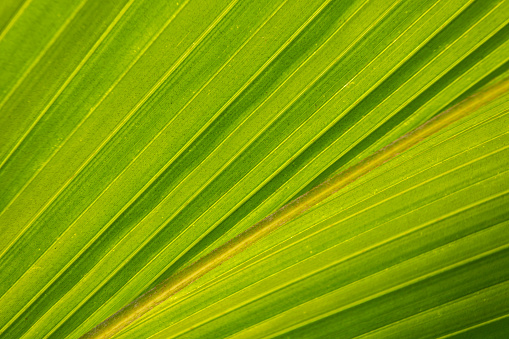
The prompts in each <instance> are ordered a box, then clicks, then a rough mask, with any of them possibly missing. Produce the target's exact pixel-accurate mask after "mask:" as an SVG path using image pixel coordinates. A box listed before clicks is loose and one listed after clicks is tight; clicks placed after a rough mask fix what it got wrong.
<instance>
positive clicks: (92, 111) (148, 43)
mask: <svg viewBox="0 0 509 339" xmlns="http://www.w3.org/2000/svg"><path fill="white" fill-rule="evenodd" d="M189 1H190V0H185V1H184V2H182V4H181V5H180V6H179V8H178V9H177V10H176V11H175V13H173V15H172V16H170V18H169V19H168V20H167V21H166V22H165V23H164V25H163V26H162V27H161V28H160V29H159V30H158V31H157V32H156V34H155V35H154V36H153V37H152V38H151V39H150V40H149V41H148V42H147V43H146V44H145V46H144V47H143V48H142V49H141V50H140V52H139V53H138V55H136V57H135V58H134V59H133V61H131V63H130V64H129V65H128V66H127V67H126V69H125V70H124V71H123V72H122V73H121V74H120V76H119V77H118V78H117V79H116V80H115V81H114V82H113V84H112V85H111V86H110V87H109V88H108V89H107V90H106V91H105V93H104V94H103V95H102V97H101V98H100V99H99V101H98V102H97V103H96V104H95V105H94V106H92V108H91V109H90V110H89V112H88V113H87V114H86V115H85V116H84V117H83V119H82V120H81V121H80V122H79V123H78V124H77V125H76V126H75V127H74V128H73V130H72V131H71V133H69V135H68V136H67V137H66V138H65V139H64V140H63V141H62V142H61V143H60V146H59V147H58V148H57V149H56V150H55V151H54V152H53V153H52V154H51V155H50V156H49V158H48V159H47V160H46V161H45V162H44V163H43V164H42V166H41V167H40V168H38V169H37V170H36V171H35V172H34V174H33V175H32V176H31V177H30V179H28V181H27V182H26V183H25V184H24V185H23V186H22V187H21V189H20V190H19V191H18V193H17V194H16V195H15V196H14V197H13V198H12V199H11V201H10V202H9V203H8V204H7V205H6V206H5V207H4V209H3V211H0V217H1V216H2V214H3V213H4V212H5V211H7V209H8V208H9V207H10V206H11V205H12V204H13V203H14V201H16V199H17V198H18V197H19V196H20V195H21V194H22V193H23V192H24V191H25V189H26V188H27V187H28V185H30V183H32V181H33V180H34V179H35V178H36V177H37V176H38V174H39V173H41V172H42V171H43V170H44V169H45V168H46V166H47V165H48V163H49V162H50V161H51V160H52V159H53V158H54V157H55V156H56V154H57V153H58V151H59V150H60V149H61V148H62V147H63V146H64V145H65V144H66V143H67V142H68V141H69V140H70V139H71V138H72V136H74V134H75V133H76V132H77V131H78V129H79V128H80V127H81V126H82V125H83V124H84V123H85V121H86V120H87V119H88V118H89V117H90V116H91V115H92V113H94V112H95V110H96V109H97V108H98V107H99V106H100V105H101V104H102V103H103V101H104V100H105V99H106V98H107V97H108V96H109V94H110V93H111V92H112V91H113V90H114V89H115V88H116V86H117V85H118V84H119V83H120V81H122V79H124V77H125V76H126V75H127V73H129V71H130V70H131V69H132V68H133V66H134V65H135V64H136V63H137V62H138V61H139V60H140V59H141V57H142V56H144V55H145V53H146V52H147V50H148V49H149V48H150V46H152V44H153V43H154V42H155V41H156V40H157V39H158V38H159V36H160V35H161V34H162V33H163V32H164V31H165V29H166V28H167V27H168V25H169V24H170V23H171V22H173V20H174V19H175V18H176V17H177V15H178V14H179V13H180V12H181V11H182V10H183V9H184V7H185V6H186V5H187V4H188V3H189ZM2 255H3V253H0V257H1V256H2Z"/></svg>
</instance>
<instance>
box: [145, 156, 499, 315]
mask: <svg viewBox="0 0 509 339" xmlns="http://www.w3.org/2000/svg"><path fill="white" fill-rule="evenodd" d="M508 147H509V146H508ZM481 158H483V157H481ZM481 158H479V159H481ZM461 167H464V166H459V167H458V168H461ZM499 175H500V174H496V175H494V176H492V177H490V178H487V179H485V180H484V181H486V180H490V179H492V178H494V177H497V176H499ZM476 184H478V183H474V184H473V185H476ZM473 185H470V186H468V187H465V188H462V189H460V190H458V191H455V192H453V193H450V194H448V195H445V196H442V197H440V198H439V199H436V200H434V201H431V202H429V203H427V204H425V205H423V206H419V208H418V209H414V210H412V211H410V212H408V213H405V214H404V215H399V216H397V217H395V218H394V219H391V220H388V221H386V222H384V223H383V224H381V225H379V226H377V227H375V228H373V229H369V230H366V231H364V232H361V233H359V234H357V235H355V236H353V237H352V238H349V239H345V240H343V241H341V242H340V243H339V244H336V245H334V246H332V247H330V248H327V249H325V250H323V251H320V252H317V253H313V255H311V256H309V257H307V258H305V259H303V260H302V261H307V260H311V259H312V258H314V257H317V256H318V255H321V254H323V253H324V252H326V251H330V250H332V249H334V248H338V247H341V246H342V245H344V243H347V242H350V241H352V240H353V239H356V238H358V237H359V236H361V235H363V234H366V233H369V232H372V231H373V230H375V229H380V228H382V227H383V226H384V225H386V224H388V223H390V222H392V221H393V220H395V219H398V218H401V217H404V216H405V215H407V214H410V213H413V212H414V211H415V210H419V209H422V208H424V207H426V206H428V205H430V204H432V203H436V202H437V201H440V200H443V199H444V198H446V197H448V196H451V195H453V194H456V193H458V192H460V191H463V190H465V189H468V188H469V187H472V186H473ZM417 186H420V185H416V187H417ZM507 192H509V191H506V192H503V193H502V194H498V195H495V196H492V197H489V198H486V199H483V200H481V201H478V202H475V203H473V204H471V205H469V206H468V208H459V209H457V210H455V211H453V212H449V213H448V214H446V215H447V217H450V216H452V215H455V214H459V213H461V212H464V211H465V210H467V209H471V208H474V207H476V206H479V205H480V204H482V203H485V202H486V201H489V200H492V199H494V198H496V197H499V196H500V195H504V194H506V193H507ZM398 195H400V194H398ZM395 196H397V195H395ZM395 196H393V197H395ZM393 197H391V198H393ZM386 200H390V199H386ZM366 210H367V209H366ZM363 211H364V210H363ZM363 211H360V212H358V213H356V214H359V213H361V212H363ZM443 218H444V217H443V216H440V217H438V218H436V219H433V220H431V221H428V222H426V223H424V224H422V225H418V226H416V227H414V228H412V229H410V230H407V231H406V232H403V233H400V234H397V235H395V236H392V237H390V238H387V239H386V240H384V241H383V242H379V243H376V244H374V245H372V246H370V247H369V248H367V249H366V248H364V249H362V251H360V252H355V253H353V254H351V255H349V256H346V257H343V258H341V259H339V260H336V261H334V262H332V263H330V264H328V265H326V266H323V267H321V268H320V269H319V270H316V271H313V272H310V273H309V274H306V275H304V276H301V277H298V278H297V279H295V280H292V281H289V282H287V283H285V284H284V285H282V286H280V287H278V288H277V289H275V290H269V291H266V293H264V294H263V295H261V296H257V297H256V298H254V299H250V300H246V302H245V303H242V304H239V305H237V306H236V307H235V309H236V308H239V307H242V306H244V305H245V304H248V303H251V302H253V301H255V300H258V299H260V298H262V297H263V296H266V295H269V294H271V293H274V292H275V291H277V290H280V289H282V288H285V287H287V286H290V285H292V284H294V283H297V282H299V281H301V280H303V279H305V278H309V277H310V276H313V275H316V274H318V273H320V272H322V271H324V270H326V269H329V268H331V267H333V266H336V265H338V264H340V263H342V262H345V261H347V260H350V259H352V258H354V257H358V256H360V255H361V254H363V253H365V252H366V251H371V250H373V249H375V248H378V247H380V246H382V245H385V244H387V243H389V242H392V241H394V240H397V239H400V238H402V237H404V236H407V235H409V234H411V233H415V232H417V231H420V230H422V229H424V228H425V227H428V226H430V225H432V224H434V223H435V222H436V221H438V220H441V219H443ZM344 220H346V219H342V220H340V221H338V222H336V223H334V224H332V225H329V226H328V228H331V227H333V226H336V225H338V224H339V223H341V222H343V221H344ZM313 235H314V234H313ZM306 238H309V237H306ZM303 240H305V239H302V240H301V239H299V241H298V242H297V243H292V244H291V245H290V246H287V247H286V248H284V249H288V248H290V247H292V246H295V245H297V244H298V243H300V242H302V241H303ZM284 249H281V250H278V251H277V252H273V253H270V254H269V255H268V256H267V257H264V258H262V260H261V261H263V260H266V259H268V258H270V257H272V256H274V255H275V254H277V253H279V252H282V251H283V250H284ZM302 261H299V262H298V263H295V264H292V265H290V266H288V267H285V268H284V269H283V270H280V271H277V272H274V273H272V274H271V275H269V276H267V277H265V278H264V279H263V280H260V281H257V282H255V283H253V284H250V285H248V286H246V287H244V288H242V289H241V290H239V291H237V292H235V294H237V293H240V292H241V291H243V290H246V289H247V288H249V287H251V286H252V285H254V284H256V283H258V282H261V281H264V280H266V279H268V278H270V277H272V276H275V275H277V274H278V273H280V272H282V271H287V270H290V269H291V268H293V267H295V266H297V265H298V264H301V263H302ZM254 264H255V263H253V264H250V265H249V266H247V267H244V268H243V269H242V270H240V271H236V272H234V273H233V274H232V275H230V276H229V277H226V278H230V277H231V276H233V275H235V274H239V273H240V272H241V271H243V270H245V269H247V268H248V267H251V266H253V265H254ZM226 273H227V272H226ZM226 278H224V279H221V280H220V281H219V282H221V281H222V280H225V279H226ZM213 285H215V283H214V284H213ZM213 285H211V286H213ZM211 286H207V288H210V287H211ZM179 302H180V301H179ZM218 302H220V301H218ZM218 302H215V303H213V304H211V305H209V306H208V307H211V306H213V305H215V304H216V303H218ZM172 306H173V305H169V306H168V307H167V308H169V307H172ZM233 310H234V309H232V310H228V312H226V311H225V312H224V314H226V313H229V312H231V311H233ZM164 311H165V309H163V310H160V311H158V312H157V313H156V314H154V315H151V317H149V318H148V319H150V318H153V317H155V316H156V315H158V314H160V313H162V312H164ZM224 314H223V313H221V314H219V315H217V316H215V317H214V319H215V318H218V317H219V316H222V315H224ZM191 316H192V315H190V316H188V317H186V318H189V317H191ZM183 320H185V319H182V320H180V321H183ZM180 321H179V322H180ZM207 321H210V320H207Z"/></svg>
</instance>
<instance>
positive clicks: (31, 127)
mask: <svg viewBox="0 0 509 339" xmlns="http://www.w3.org/2000/svg"><path fill="white" fill-rule="evenodd" d="M133 2H134V0H129V1H128V2H127V4H125V5H124V7H123V8H122V9H121V10H120V12H119V13H118V14H117V16H116V17H115V18H114V19H113V21H112V22H111V23H110V24H109V25H108V27H107V28H106V30H105V31H104V32H103V34H102V35H101V36H100V37H99V39H97V41H96V42H95V44H94V45H93V46H92V47H91V48H90V50H89V51H88V53H87V54H86V55H85V57H84V58H83V59H82V60H81V61H80V63H79V64H78V66H76V68H75V69H74V70H73V71H72V73H71V75H69V77H68V78H67V79H66V80H65V82H64V83H63V84H62V86H60V88H59V89H58V90H57V91H56V93H55V94H54V95H53V97H52V98H51V99H50V100H49V101H48V103H47V104H46V106H45V107H44V108H43V109H42V111H41V112H40V113H39V115H38V116H37V118H36V119H35V120H34V121H33V122H32V124H31V125H30V126H29V127H28V129H27V130H26V131H25V133H24V134H23V135H22V136H21V138H20V139H18V141H17V142H16V144H15V145H14V147H12V148H11V150H10V152H9V153H8V154H7V156H6V157H5V159H4V160H3V162H2V163H0V170H1V169H2V166H3V165H4V164H5V163H6V162H7V161H8V160H9V158H10V157H11V156H12V155H13V154H14V153H15V152H16V150H17V149H18V147H19V146H20V145H21V144H22V143H23V141H24V140H25V139H26V138H27V136H28V135H29V134H30V132H32V130H33V129H34V128H35V126H36V125H37V123H38V122H39V121H40V120H41V119H42V117H43V116H44V115H45V114H46V112H48V110H49V109H50V108H51V106H53V104H54V103H55V101H56V100H57V99H58V98H59V97H60V95H61V94H62V92H63V91H64V90H65V89H66V88H67V86H68V85H69V84H70V83H71V81H72V80H73V79H74V78H75V77H76V74H78V73H79V71H80V70H81V69H82V68H83V66H84V65H85V64H86V63H87V62H88V60H89V59H90V57H91V56H92V55H93V54H94V53H95V51H96V50H97V48H98V47H99V46H100V45H101V44H102V42H103V41H104V39H106V37H107V36H108V34H109V33H110V32H111V31H112V30H113V28H114V27H115V26H116V24H117V23H118V22H119V21H120V20H121V18H122V17H123V16H124V14H125V13H126V12H127V10H128V9H129V7H131V5H132V4H133ZM34 65H35V64H34ZM25 74H27V73H25ZM11 93H13V92H11ZM0 109H1V104H0Z"/></svg>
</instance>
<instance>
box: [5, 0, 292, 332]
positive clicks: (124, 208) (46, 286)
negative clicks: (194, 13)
mask: <svg viewBox="0 0 509 339" xmlns="http://www.w3.org/2000/svg"><path fill="white" fill-rule="evenodd" d="M284 3H286V0H285V1H284V2H283V3H282V4H281V5H280V6H279V7H278V8H277V9H276V11H274V12H273V13H272V15H271V16H270V17H269V18H268V19H267V20H266V21H265V23H266V22H267V21H268V20H270V18H271V17H272V16H273V15H275V14H276V12H277V11H278V10H279V9H280V8H281V7H282V6H283V5H284ZM265 23H264V24H265ZM262 26H263V25H262ZM262 26H260V27H259V28H258V29H257V30H256V31H255V32H254V33H253V36H254V35H255V34H256V33H257V32H258V31H259V30H260V29H261V28H262ZM253 36H251V37H250V38H249V39H248V40H246V42H245V43H244V44H243V45H242V46H241V47H240V48H239V49H238V50H237V51H236V52H235V53H234V54H233V55H232V56H231V57H230V59H229V60H231V59H232V58H233V57H235V55H237V54H238V53H239V52H240V50H241V49H242V47H243V46H245V45H246V44H247V43H248V42H249V41H250V40H251V38H252V37H253ZM227 63H228V62H226V63H225V64H224V65H223V66H222V67H221V68H220V69H219V70H218V71H217V72H216V74H214V76H213V77H212V78H210V79H209V80H208V81H207V83H206V84H205V85H204V86H202V88H200V90H199V91H197V93H196V94H195V95H194V96H193V97H192V98H191V99H190V101H188V103H187V104H186V105H185V107H187V105H188V104H189V103H190V102H191V101H192V100H193V99H194V98H195V97H196V96H198V94H199V93H201V92H202V91H203V89H204V88H205V87H206V85H207V84H209V83H210V82H211V81H212V80H213V79H214V78H215V76H216V75H217V74H219V72H220V71H221V70H222V69H224V67H226V65H227ZM185 107H184V108H185ZM184 108H182V109H181V110H180V111H179V113H180V112H181V111H183V109H184ZM179 113H177V114H179ZM215 116H217V114H216V115H215ZM172 121H173V119H172V120H171V121H170V122H169V123H168V124H167V126H168V125H170V124H171V122H172ZM163 129H164V128H163ZM161 133H162V130H161V131H160V132H159V133H158V134H157V135H156V136H155V137H154V139H153V140H155V138H157V137H158V136H159V135H160V134H161ZM153 140H152V141H153ZM151 144H152V142H150V143H149V144H147V145H146V146H145V147H144V148H143V149H142V150H141V151H140V152H139V154H138V155H137V156H136V157H135V158H134V159H133V160H132V161H131V163H130V164H129V165H131V164H132V163H133V162H134V161H136V159H138V158H139V156H140V155H141V153H142V152H143V151H145V150H146V149H147V148H148V146H150V145H151ZM182 152H183V150H182V151H180V152H179V154H180V153H182ZM175 158H176V157H174V158H172V160H174V159H175ZM172 160H170V163H172V162H173V161H172ZM129 165H128V166H127V167H126V168H125V169H124V170H122V172H121V173H120V174H119V175H118V176H117V177H116V178H115V179H114V180H113V181H112V182H111V183H110V184H109V185H108V186H107V187H106V188H105V189H104V190H103V191H102V192H101V194H100V195H99V196H98V197H97V198H96V199H94V201H93V202H91V203H90V205H89V206H88V207H87V208H86V209H85V210H84V211H83V212H82V213H81V214H80V215H79V216H78V217H77V218H76V219H75V221H74V222H73V223H71V224H70V225H69V226H68V227H67V229H66V230H65V231H64V232H63V233H65V232H66V231H68V230H69V229H70V228H71V227H72V226H73V225H74V224H75V223H76V222H77V221H78V220H79V219H80V218H81V217H82V216H83V215H84V214H85V213H86V212H87V211H88V210H89V209H90V208H91V207H92V205H93V204H94V203H95V202H97V201H98V200H99V198H100V197H102V196H103V194H104V192H105V191H106V190H107V189H108V188H109V187H111V185H113V183H115V182H116V180H117V179H118V178H119V177H120V176H121V175H122V174H123V173H124V172H125V171H126V170H127V169H128V168H129ZM168 166H169V165H167V166H165V167H163V168H162V169H161V170H160V171H159V172H158V173H157V174H156V175H155V176H154V177H153V178H152V179H151V180H150V181H149V182H148V183H147V184H146V185H145V186H144V187H143V188H142V189H141V190H140V191H139V192H138V193H137V194H136V195H135V196H134V197H133V198H132V199H131V200H130V201H129V202H128V203H127V204H126V205H125V206H124V207H123V208H122V209H121V210H120V211H119V212H118V213H117V214H116V215H115V216H114V217H113V218H112V219H111V220H110V221H109V222H108V223H107V224H106V225H105V226H104V227H103V228H102V229H101V230H100V231H99V232H98V233H97V234H96V235H95V236H94V238H92V239H91V240H90V241H89V242H88V243H87V244H86V245H85V246H84V247H83V248H82V249H81V250H80V251H79V252H78V253H77V254H76V255H75V256H74V257H73V258H72V259H71V260H70V261H69V262H68V263H67V264H66V265H65V266H64V267H63V268H62V269H61V270H60V271H59V272H58V273H57V274H56V275H55V276H54V277H53V278H52V279H51V280H50V281H49V282H48V283H47V284H46V285H45V286H44V287H43V288H42V289H41V290H40V291H39V292H38V293H37V295H35V296H34V297H33V298H32V299H31V300H30V301H29V302H28V303H27V304H26V305H25V306H24V308H23V309H22V310H20V311H19V312H18V314H17V315H16V317H15V318H17V317H19V316H20V315H21V314H22V312H23V311H24V310H26V309H27V308H28V307H29V306H30V305H31V304H32V303H33V302H34V301H35V300H36V299H37V298H38V297H39V296H40V295H42V294H43V293H44V292H45V291H46V290H47V289H48V288H49V287H50V286H51V284H52V283H53V282H55V281H56V280H57V279H58V278H59V277H60V276H61V275H62V274H63V273H64V272H65V270H66V269H67V268H69V267H70V266H71V265H72V264H73V263H74V262H75V261H76V260H77V259H78V258H79V257H80V256H81V255H82V254H83V253H84V252H85V251H86V250H87V249H88V248H89V247H90V246H91V245H92V243H94V242H95V241H96V240H97V239H98V238H99V236H100V235H101V234H103V233H104V231H105V230H106V229H107V228H108V227H109V226H110V225H111V224H112V223H113V222H114V221H115V220H116V219H117V218H118V217H119V216H120V215H121V214H122V213H123V212H124V211H125V210H126V209H127V208H128V207H129V206H130V205H131V204H132V203H133V202H134V201H135V200H136V199H137V198H138V197H139V196H140V195H141V194H142V193H143V192H145V191H146V189H147V188H148V187H149V186H150V185H151V184H152V183H153V182H154V181H155V180H156V179H157V178H158V177H159V176H160V175H161V174H162V173H163V172H164V170H165V169H166V168H167V167H168ZM129 233H131V232H129ZM59 238H60V237H59ZM59 238H57V239H56V240H55V241H54V242H53V244H54V243H56V242H57V241H58V239H59ZM51 247H52V246H49V247H48V248H51ZM46 252H47V250H46V251H44V252H43V253H42V254H41V257H42V255H44V253H46ZM36 264H37V263H34V264H33V265H32V266H34V265H36ZM26 273H27V272H25V274H26ZM23 276H24V275H23ZM23 276H22V277H20V278H19V279H18V281H19V280H21V279H22V278H23ZM15 318H13V319H12V320H11V321H10V323H12V322H13V321H14V320H15ZM6 326H9V324H8V325H6Z"/></svg>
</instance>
